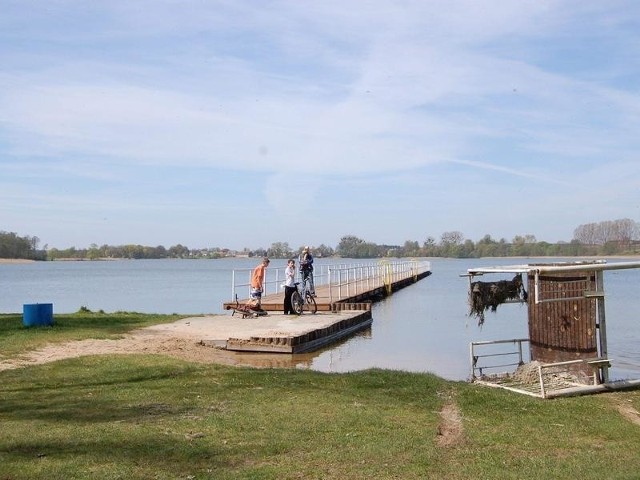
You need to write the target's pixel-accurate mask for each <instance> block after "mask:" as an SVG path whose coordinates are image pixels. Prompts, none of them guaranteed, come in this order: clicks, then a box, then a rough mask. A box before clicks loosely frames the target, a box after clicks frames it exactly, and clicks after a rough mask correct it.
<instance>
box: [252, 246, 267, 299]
mask: <svg viewBox="0 0 640 480" xmlns="http://www.w3.org/2000/svg"><path fill="white" fill-rule="evenodd" d="M268 266H269V259H268V258H267V257H264V258H263V259H262V263H261V264H260V265H258V266H257V267H256V268H254V269H253V273H252V274H251V300H252V302H253V304H254V305H253V308H260V302H261V301H262V292H263V290H264V279H265V274H266V269H267V267H268Z"/></svg>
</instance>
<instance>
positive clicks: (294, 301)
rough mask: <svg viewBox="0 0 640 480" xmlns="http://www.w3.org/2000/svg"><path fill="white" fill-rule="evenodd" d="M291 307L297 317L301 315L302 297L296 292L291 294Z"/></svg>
mask: <svg viewBox="0 0 640 480" xmlns="http://www.w3.org/2000/svg"><path fill="white" fill-rule="evenodd" d="M291 307H292V308H293V311H294V312H296V313H297V314H298V315H302V308H303V307H304V305H303V304H302V297H301V296H300V293H299V292H298V291H297V290H296V291H295V292H293V293H292V294H291Z"/></svg>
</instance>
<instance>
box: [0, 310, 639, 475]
mask: <svg viewBox="0 0 640 480" xmlns="http://www.w3.org/2000/svg"><path fill="white" fill-rule="evenodd" d="M112 317H118V315H113V316H112V315H105V316H104V318H102V321H101V322H99V325H98V326H96V325H95V324H94V323H93V322H90V321H89V319H86V318H85V319H84V320H82V321H81V322H79V323H74V321H73V318H74V316H71V317H70V318H69V322H70V325H69V326H67V327H65V328H68V329H70V330H75V333H74V335H78V336H79V337H80V338H86V337H84V336H83V335H90V332H94V334H95V330H96V329H97V330H98V331H99V334H100V335H107V334H108V335H118V334H122V333H123V331H126V330H127V329H128V328H132V324H137V325H136V326H141V324H144V323H145V322H146V320H144V319H141V318H138V319H137V320H134V319H130V321H126V320H125V318H126V316H125V318H122V319H120V320H117V321H114V325H112V327H113V328H114V330H113V331H110V332H105V331H103V329H102V327H101V326H100V325H102V324H104V323H110V322H111V319H112ZM145 317H147V320H148V321H150V322H152V323H153V321H154V320H152V318H161V319H162V320H167V318H166V317H165V316H159V317H155V316H145ZM4 320H5V319H4V318H0V323H3V322H4ZM57 320H58V318H57V317H56V325H57V326H60V324H59V323H58V322H57ZM118 323H119V324H120V327H119V328H116V324H118ZM15 328H18V329H19V327H15ZM56 328H57V327H56ZM56 328H53V329H51V331H52V332H53V331H54V330H56ZM11 330H12V329H11V328H9V327H7V326H6V325H5V326H3V327H2V330H1V331H0V345H1V346H3V347H4V345H5V344H6V343H7V342H6V338H5V337H6V335H7V334H8V333H9V332H10V331H11ZM27 331H28V332H31V333H33V334H34V336H35V337H38V336H39V332H35V331H34V330H31V329H28V330H27ZM22 333H24V332H22ZM31 333H27V336H28V335H30V334H31ZM62 337H64V338H65V339H69V338H70V337H69V335H63V336H62ZM62 337H60V338H62ZM39 341H40V340H38V342H39ZM23 344H24V345H28V344H29V340H23ZM449 399H452V401H454V402H455V403H456V404H457V405H458V407H459V409H460V411H461V414H462V417H463V426H464V433H463V437H462V438H461V440H460V441H459V442H458V443H456V444H454V445H452V446H449V447H442V446H439V445H438V433H437V432H438V425H439V424H440V422H441V418H440V415H439V411H440V410H441V408H442V406H443V405H444V404H445V402H447V401H449ZM619 403H624V404H625V405H630V406H633V407H635V408H636V409H640V391H627V392H619V393H609V394H603V395H594V396H588V397H575V398H566V399H556V400H546V401H545V400H540V399H535V398H531V397H526V396H522V395H518V394H514V393H511V392H507V391H503V390H495V389H490V388H486V387H480V386H476V385H471V384H467V383H464V382H449V381H445V380H443V379H441V378H438V377H436V376H434V375H428V374H411V373H404V372H397V371H388V370H368V371H364V372H356V373H348V374H324V373H319V372H312V371H306V370H285V369H280V370H278V369H250V368H237V367H226V366H218V365H202V364H191V363H188V362H183V361H179V360H175V359H171V358H168V357H162V356H153V355H113V356H91V357H83V358H78V359H70V360H64V361H58V362H53V363H49V364H45V365H39V366H32V367H27V368H20V369H14V370H6V371H2V372H0V433H1V434H0V479H3V480H6V479H38V478H42V479H45V478H46V479H58V478H59V479H63V478H64V479H85V478H90V479H115V478H122V479H131V478H132V479H138V478H139V479H205V478H212V479H213V478H215V479H327V478H331V479H346V478H349V479H371V478H376V479H391V478H400V479H423V478H434V479H478V478H482V479H492V478H495V479H511V478H513V479H549V478H580V479H581V480H588V479H598V480H601V479H605V478H606V479H637V478H639V477H640V474H639V473H638V472H640V455H638V452H639V451H640V426H637V425H635V424H633V423H631V422H629V421H628V420H626V419H625V418H624V417H622V415H620V413H618V411H617V410H616V407H615V406H616V404H619Z"/></svg>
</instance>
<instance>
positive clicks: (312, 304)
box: [304, 292, 318, 313]
mask: <svg viewBox="0 0 640 480" xmlns="http://www.w3.org/2000/svg"><path fill="white" fill-rule="evenodd" d="M304 309H305V310H306V311H307V312H311V313H316V312H317V311H318V304H317V303H316V299H315V298H313V297H312V296H311V294H310V293H309V292H307V294H306V295H305V302H304Z"/></svg>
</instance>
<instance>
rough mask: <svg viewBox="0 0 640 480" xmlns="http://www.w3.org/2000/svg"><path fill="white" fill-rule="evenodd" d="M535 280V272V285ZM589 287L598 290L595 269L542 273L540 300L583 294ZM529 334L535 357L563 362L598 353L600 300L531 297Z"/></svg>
mask: <svg viewBox="0 0 640 480" xmlns="http://www.w3.org/2000/svg"><path fill="white" fill-rule="evenodd" d="M534 281H535V277H534V275H530V276H529V285H531V286H533V285H534ZM585 290H591V291H592V290H595V275H594V274H593V273H592V272H571V273H557V274H556V273H553V274H545V275H541V276H540V277H539V299H540V300H549V299H556V300H560V299H563V298H571V297H582V296H583V294H584V292H585ZM532 297H533V295H532ZM529 338H530V340H531V355H532V360H538V361H541V362H561V361H565V360H575V359H577V358H590V357H595V356H597V338H596V300H595V299H593V298H580V299H574V300H567V301H555V302H546V303H539V304H536V303H535V301H534V299H533V298H530V299H529Z"/></svg>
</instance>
